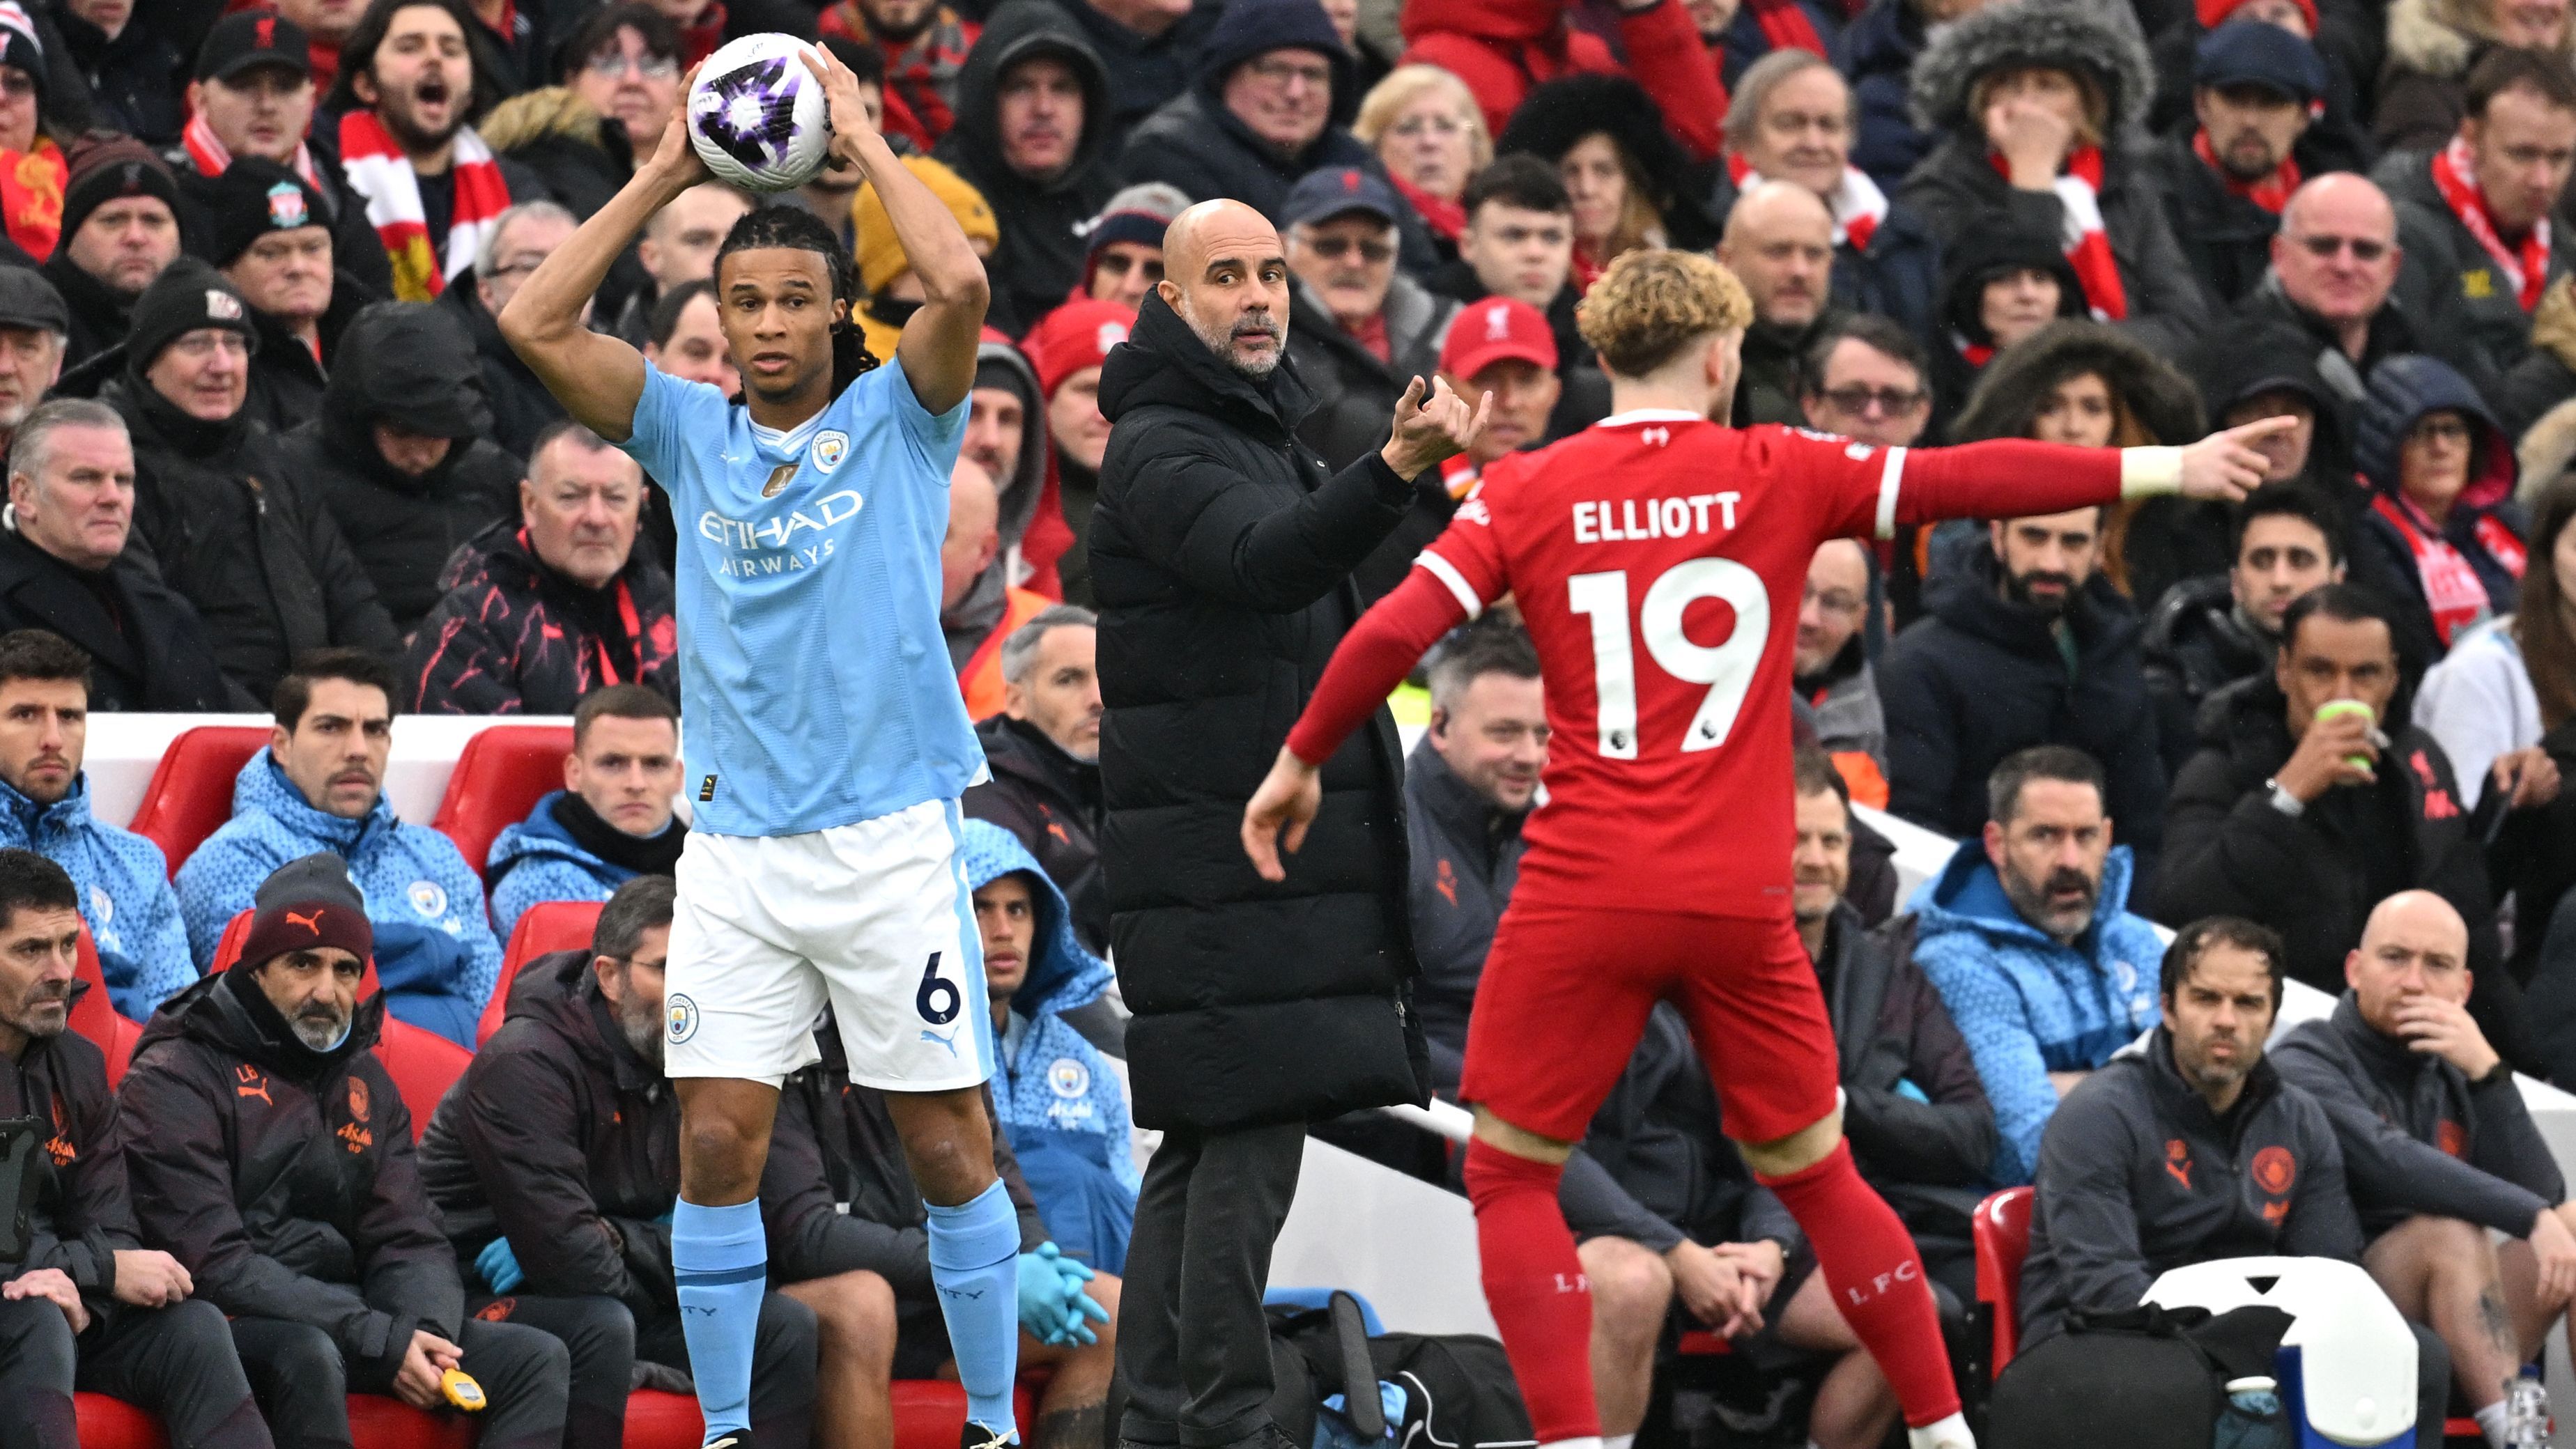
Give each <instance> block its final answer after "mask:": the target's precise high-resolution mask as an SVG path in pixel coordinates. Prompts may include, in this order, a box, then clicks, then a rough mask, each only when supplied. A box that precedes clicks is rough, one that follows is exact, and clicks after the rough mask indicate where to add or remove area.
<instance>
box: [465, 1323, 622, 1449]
mask: <svg viewBox="0 0 2576 1449" xmlns="http://www.w3.org/2000/svg"><path fill="white" fill-rule="evenodd" d="M465 1308H466V1311H467V1312H469V1313H471V1314H473V1315H474V1317H475V1318H477V1319H479V1320H481V1321H483V1322H487V1323H516V1324H520V1325H522V1326H524V1327H527V1328H534V1329H539V1330H542V1331H544V1332H546V1333H551V1334H553V1335H554V1336H555V1337H557V1338H559V1339H562V1340H563V1346H564V1352H565V1353H567V1354H568V1355H570V1356H571V1359H572V1389H571V1393H570V1396H569V1398H568V1400H567V1402H566V1403H565V1406H564V1440H563V1441H564V1449H618V1446H619V1445H620V1444H622V1443H624V1442H625V1439H626V1394H627V1390H628V1387H629V1385H630V1384H631V1383H632V1382H633V1380H634V1377H635V1315H634V1314H633V1313H631V1312H629V1311H627V1307H626V1305H625V1304H623V1303H620V1302H618V1301H617V1300H616V1299H614V1298H608V1297H599V1296H593V1297H586V1298H545V1297H538V1296H534V1295H529V1294H513V1295H511V1296H508V1297H497V1298H496V1297H491V1296H488V1295H486V1296H477V1297H471V1298H468V1299H466V1301H465Z"/></svg>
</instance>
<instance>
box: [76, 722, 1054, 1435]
mask: <svg viewBox="0 0 2576 1449" xmlns="http://www.w3.org/2000/svg"><path fill="white" fill-rule="evenodd" d="M486 733H487V734H488V733H492V731H486ZM555 733H558V734H560V733H561V731H556V732H555ZM564 748H565V746H564V745H562V744H557V745H556V746H555V747H554V749H555V753H554V756H553V758H554V759H555V760H556V761H560V760H561V759H562V757H563V756H562V751H563V749H564ZM243 758H245V759H246V758H248V756H247V755H245V756H243ZM234 768H235V769H236V770H238V769H239V768H240V767H239V765H235V766H234ZM460 768H461V767H460ZM454 798H455V792H454V791H453V790H451V791H450V799H451V801H453V799H454ZM525 813H526V811H525V810H524V808H523V809H522V810H521V811H520V814H522V815H524V814H525ZM512 818H514V819H515V818H517V817H515V816H514V817H512ZM598 918H599V907H598V906H597V905H595V904H591V903H587V902H580V903H576V902H562V903H557V904H554V905H548V906H539V907H537V908H536V909H535V910H532V911H530V912H529V913H528V914H527V915H526V916H525V917H523V918H522V919H521V920H520V922H519V927H518V929H517V930H516V931H514V932H512V933H511V937H510V947H509V955H508V957H507V959H506V960H505V961H504V962H503V964H502V968H501V981H500V984H499V985H498V986H496V987H495V988H494V989H493V992H492V1000H493V1003H494V1005H493V1007H492V1009H491V1010H490V1011H488V1012H487V1013H486V1014H485V1017H484V1021H483V1024H482V1032H481V1037H482V1038H489V1037H490V1035H491V1034H492V1032H494V1031H496V1030H498V1029H499V1027H500V1023H501V1009H502V1008H501V1004H502V1003H503V1002H504V1001H505V1000H506V998H507V997H508V995H509V986H510V982H511V980H512V978H513V977H515V976H516V974H517V973H518V969H519V967H520V966H521V965H522V964H523V963H525V962H527V961H529V960H531V959H534V958H535V957H537V956H541V955H544V954H545V953H546V952H548V951H559V950H567V949H572V948H576V947H580V946H584V945H587V944H589V941H590V932H591V927H592V925H593V923H595V922H596V921H597V920H598ZM250 920H251V918H250V913H249V912H247V911H244V912H243V913H241V914H240V915H238V916H235V917H234V918H233V920H232V923H231V924H230V925H229V926H227V927H226V928H225V930H224V935H223V939H222V941H221V943H220V944H219V945H218V946H217V947H216V950H215V959H214V963H213V966H212V968H211V969H213V970H215V971H222V970H225V969H227V968H229V967H230V966H231V965H232V964H233V963H234V962H235V961H237V960H239V959H240V958H241V946H242V941H243V938H244V937H246V936H248V935H249V934H250ZM77 979H79V980H82V981H86V982H87V983H89V990H88V991H86V992H84V993H82V994H81V996H80V999H79V1000H78V1001H77V1002H76V1003H75V1004H74V1007H73V1011H72V1021H71V1026H72V1029H73V1030H74V1031H77V1032H79V1033H80V1034H81V1035H82V1036H85V1037H87V1038H89V1039H90V1040H91V1041H92V1042H94V1043H96V1044H97V1046H98V1047H99V1049H100V1050H101V1051H102V1052H104V1053H105V1054H106V1055H107V1058H108V1080H109V1085H110V1086H113V1085H115V1084H116V1083H117V1082H118V1081H120V1080H122V1079H123V1077H124V1075H125V1069H126V1066H127V1064H128V1062H129V1061H130V1060H131V1058H132V1056H133V1051H134V1044H135V1041H136V1040H137V1039H138V1038H139V1037H141V1035H142V1033H143V1029H142V1028H141V1027H139V1026H136V1025H135V1024H134V1023H133V1022H130V1021H128V1020H126V1019H125V1018H124V1017H122V1016H119V1015H117V1013H116V1010H115V1008H114V1007H113V1006H111V1005H110V1004H109V1003H108V999H107V983H106V980H105V978H104V977H103V976H102V975H101V974H100V969H99V963H98V951H97V948H96V947H95V946H94V945H93V944H92V943H91V941H90V937H89V930H88V928H87V927H86V926H84V927H83V928H82V930H81V949H80V964H79V967H78V970H77ZM376 990H377V983H376V972H375V964H374V963H373V962H369V963H368V966H367V974H366V976H365V977H364V978H363V979H362V980H361V981H360V982H359V986H358V994H359V995H360V996H361V997H362V998H363V997H367V996H372V995H374V994H375V992H376ZM376 1056H377V1057H378V1058H379V1059H380V1060H381V1061H382V1062H383V1063H384V1066H385V1071H386V1073H387V1074H388V1075H390V1076H391V1077H392V1078H393V1079H394V1085H395V1087H396V1088H397V1089H398V1090H399V1091H400V1092H401V1093H402V1099H403V1105H404V1106H405V1107H406V1108H408V1109H409V1110H410V1112H411V1118H412V1136H413V1138H414V1139H415V1140H417V1139H418V1137H419V1136H420V1133H421V1131H422V1130H423V1129H424V1128H425V1127H426V1126H427V1125H428V1123H429V1118H430V1114H431V1113H432V1112H435V1111H436V1110H437V1109H438V1101H439V1099H440V1098H441V1097H443V1096H445V1095H446V1093H447V1089H448V1088H449V1087H450V1086H452V1085H454V1084H455V1082H456V1079H457V1078H458V1077H460V1076H462V1075H464V1072H465V1066H466V1063H468V1062H470V1061H472V1060H473V1058H472V1056H471V1055H470V1054H469V1053H467V1052H466V1051H465V1049H464V1048H462V1047H459V1046H457V1045H456V1044H455V1043H454V1042H451V1041H449V1040H447V1039H446V1038H445V1037H442V1036H439V1035H438V1034H436V1033H434V1032H428V1031H423V1030H421V1029H420V1028H419V1027H416V1026H412V1025H410V1024H408V1023H405V1022H402V1021H398V1020H396V1019H394V1018H393V1017H390V1016H388V1017H386V1018H385V1022H384V1035H383V1038H382V1039H381V1040H380V1041H378V1042H377V1044H376ZM1037 1382H1043V1380H1042V1379H1041V1380H1038V1381H1037ZM1030 1390H1031V1382H1030V1381H1023V1382H1022V1384H1021V1386H1020V1389H1019V1400H1020V1403H1019V1415H1020V1419H1021V1421H1022V1422H1023V1423H1034V1422H1036V1416H1037V1408H1036V1402H1035V1399H1034V1396H1033V1395H1032V1393H1031V1391H1030ZM893 1392H894V1421H895V1449H955V1446H956V1443H957V1438H958V1434H959V1431H960V1430H961V1429H963V1428H964V1427H965V1423H966V1394H965V1391H964V1390H963V1389H960V1388H959V1387H958V1386H957V1385H955V1384H952V1383H945V1382H939V1381H934V1380H926V1379H925V1380H911V1379H906V1380H898V1381H897V1382H896V1383H895V1385H894V1391H893ZM73 1404H74V1408H75V1410H76V1412H77V1415H78V1419H79V1428H80V1442H81V1446H82V1449H169V1440H168V1438H167V1436H166V1435H164V1434H163V1433H162V1430H161V1424H160V1421H159V1420H157V1419H155V1418H154V1417H153V1416H152V1415H150V1414H147V1413H145V1412H143V1411H142V1410H140V1409H137V1408H135V1407H134V1406H133V1405H131V1404H128V1403H126V1402H124V1401H123V1400H121V1399H112V1398H109V1397H108V1396H106V1395H104V1394H87V1393H84V1394H76V1395H74V1396H73ZM349 1427H350V1430H351V1434H352V1437H353V1438H354V1440H355V1442H356V1444H357V1446H358V1449H470V1446H471V1445H472V1443H473V1441H474V1429H473V1423H472V1421H471V1420H470V1419H467V1418H465V1417H464V1416H461V1415H457V1414H450V1413H435V1414H431V1413H423V1412H421V1411H420V1410H418V1409H414V1408H412V1407H411V1406H409V1405H407V1404H404V1403H402V1402H401V1401H400V1400H397V1399H392V1398H387V1397H384V1396H382V1395H377V1394H351V1395H350V1396H349ZM704 1430H705V1423H704V1421H703V1420H701V1419H700V1418H699V1416H698V1404H697V1400H696V1399H694V1398H691V1397H689V1396H688V1395H685V1394H666V1393H661V1392H658V1391H656V1390H652V1389H639V1390H637V1391H636V1392H635V1393H634V1394H633V1395H632V1396H631V1397H630V1398H629V1399H628V1400H627V1406H626V1439H625V1449H697V1445H698V1444H699V1443H700V1442H701V1440H702V1439H703V1437H704Z"/></svg>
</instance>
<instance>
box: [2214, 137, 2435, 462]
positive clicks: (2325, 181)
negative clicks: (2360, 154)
mask: <svg viewBox="0 0 2576 1449" xmlns="http://www.w3.org/2000/svg"><path fill="white" fill-rule="evenodd" d="M2402 255H2403V254H2402V253H2401V252H2400V251H2399V249H2398V246H2397V209H2396V207H2395V206H2394V205H2393V204H2391V203H2390V201H2389V199H2388V194H2387V193H2386V192H2384V191H2381V190H2380V189H2379V188H2378V187H2377V186H2375V185H2373V184H2371V182H2370V181H2369V180H2368V179H2367V178H2364V177H2360V176H2355V175H2352V174H2350V173H2348V172H2336V173H2333V174H2331V175H2326V176H2320V177H2318V178H2317V179H2315V180H2314V181H2310V182H2308V183H2306V184H2304V185H2302V186H2301V187H2300V188H2299V189H2298V190H2297V191H2295V192H2292V193H2291V194H2290V200H2289V204H2288V205H2286V206H2284V207H2282V208H2281V229H2280V231H2278V232H2277V233H2275V234H2274V235H2273V237H2272V271H2271V274H2270V275H2269V276H2267V277H2265V278H2264V279H2263V281H2262V282H2261V283H2260V284H2259V285H2257V286H2256V287H2255V288H2254V291H2253V292H2252V294H2251V295H2249V296H2247V297H2246V299H2245V300H2244V301H2243V302H2240V303H2238V304H2237V307H2236V315H2237V317H2238V318H2240V319H2245V320H2257V319H2267V320H2271V321H2278V322H2286V323H2288V324H2290V325H2291V326H2293V327H2296V328H2298V329H2299V330H2300V331H2302V332H2304V333H2306V334H2307V335H2308V337H2309V338H2310V339H2311V340H2312V341H2313V342H2314V343H2315V344H2316V346H2317V375H2318V376H2320V377H2322V378H2324V379H2325V381H2326V385H2327V386H2328V387H2331V388H2333V389H2334V392H2335V396H2336V398H2337V399H2338V400H2339V402H2338V410H2339V412H2340V413H2341V414H2342V416H2341V422H2342V424H2343V431H2344V433H2345V435H2346V436H2350V434H2351V423H2352V408H2353V407H2354V405H2356V404H2358V403H2359V402H2360V401H2361V395H2362V393H2363V391H2364V387H2363V383H2362V379H2363V378H2365V377H2368V376H2369V375H2370V373H2371V370H2372V369H2373V368H2376V367H2377V366H2379V364H2380V363H2381V362H2382V361H2384V360H2386V359H2388V358H2390V357H2394V356H2396V355H2397V354H2399V353H2401V352H2413V351H2415V350H2416V348H2415V329H2414V327H2413V326H2411V325H2409V323H2408V321H2407V318H2406V316H2405V314H2404V313H2403V312H2401V311H2400V310H2399V309H2398V308H2396V307H2394V306H2392V305H2390V302H2389V294H2390V292H2391V291H2393V290H2394V289H2395V287H2396V285H2397V267H2398V262H2399V260H2400V258H2401V256H2402ZM2226 330H2227V329H2221V331H2222V334H2223V333H2224V332H2225V331H2226Z"/></svg>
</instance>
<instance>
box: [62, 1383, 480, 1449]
mask: <svg viewBox="0 0 2576 1449" xmlns="http://www.w3.org/2000/svg"><path fill="white" fill-rule="evenodd" d="M349 1439H350V1442H352V1443H354V1444H356V1445H357V1446H358V1449H473V1444H474V1420H473V1419H472V1418H470V1417H468V1416H467V1415H464V1414H452V1413H448V1414H429V1413H423V1412H422V1411H420V1410H418V1409H415V1408H413V1407H412V1406H411V1405H409V1404H406V1403H404V1402H403V1401H402V1400H400V1399H396V1398H390V1397H387V1396H385V1395H383V1394H351V1395H350V1396H349ZM81 1449H89V1440H88V1439H87V1437H83V1439H82V1440H81Z"/></svg>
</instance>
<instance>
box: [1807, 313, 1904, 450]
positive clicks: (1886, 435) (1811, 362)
mask: <svg viewBox="0 0 2576 1449" xmlns="http://www.w3.org/2000/svg"><path fill="white" fill-rule="evenodd" d="M1926 371H1927V364H1926V359H1925V357H1924V354H1923V344H1922V343H1920V342H1918V341H1916V340H1915V339H1914V337H1913V335H1912V334H1911V333H1908V332H1907V331H1906V330H1905V329H1904V328H1903V327H1900V326H1898V325H1897V324H1896V323H1895V322H1893V321H1890V320H1889V319H1887V318H1885V317H1877V316H1872V315H1869V314H1866V313H1863V314H1860V315H1857V316H1848V317H1845V318H1844V319H1843V320H1842V322H1841V323H1840V324H1839V325H1837V326H1836V327H1834V328H1833V329H1832V330H1831V331H1829V332H1827V333H1826V334H1825V335H1824V336H1822V337H1820V338H1818V339H1817V340H1816V344H1815V346H1813V347H1811V348H1809V349H1808V351H1807V360H1806V366H1805V368H1804V369H1803V370H1802V372H1801V374H1800V388H1801V392H1800V396H1799V401H1798V410H1799V411H1800V412H1801V413H1803V414H1805V416H1806V421H1807V426H1809V427H1811V428H1816V429H1819V430H1821V431H1824V432H1828V433H1840V434H1842V435H1843V436H1844V437H1846V438H1850V439H1852V440H1853V441H1855V442H1861V443H1867V444H1869V445H1870V446H1872V447H1875V448H1904V447H1910V446H1912V445H1913V443H1914V442H1915V440H1916V439H1918V438H1920V437H1922V436H1923V428H1924V425H1925V424H1926V423H1928V422H1930V421H1931V420H1932V393H1931V389H1930V388H1929V387H1928V386H1927V385H1926V379H1925V373H1926Z"/></svg>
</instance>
